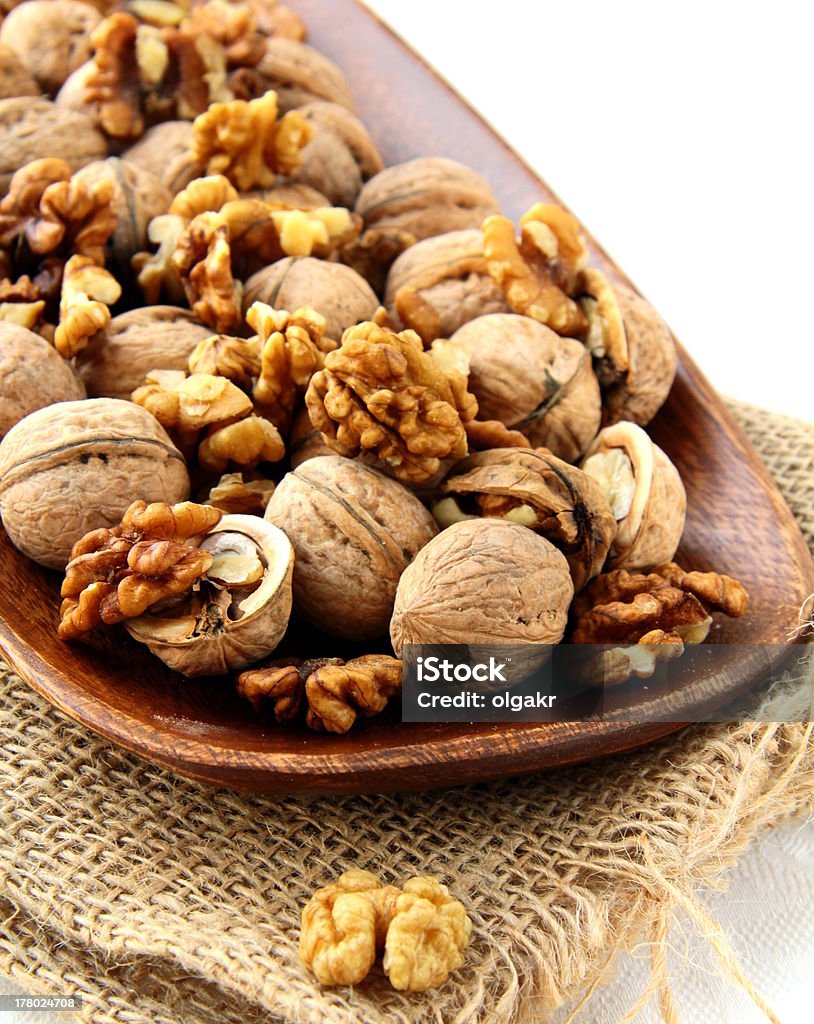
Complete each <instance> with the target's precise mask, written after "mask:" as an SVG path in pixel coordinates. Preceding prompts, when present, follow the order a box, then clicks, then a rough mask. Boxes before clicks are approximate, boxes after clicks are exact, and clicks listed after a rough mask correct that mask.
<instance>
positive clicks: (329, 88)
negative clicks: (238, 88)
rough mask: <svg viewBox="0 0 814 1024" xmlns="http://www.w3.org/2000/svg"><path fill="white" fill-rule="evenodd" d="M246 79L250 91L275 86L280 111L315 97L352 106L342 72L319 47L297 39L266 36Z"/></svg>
mask: <svg viewBox="0 0 814 1024" xmlns="http://www.w3.org/2000/svg"><path fill="white" fill-rule="evenodd" d="M252 80H253V82H252ZM245 81H246V84H247V85H248V86H249V88H250V89H252V90H253V95H261V94H262V93H264V92H267V91H268V90H269V89H274V90H275V91H276V93H277V96H278V97H279V100H280V110H281V111H282V112H285V111H287V110H293V109H294V108H295V107H303V106H305V104H306V103H312V102H313V101H314V100H328V101H329V102H331V103H338V104H340V106H343V107H346V108H347V109H348V110H353V100H352V99H351V94H350V86H349V85H348V80H347V78H345V74H344V72H343V71H342V70H341V69H340V68H338V67H337V66H336V64H334V62H333V61H332V60H329V59H328V58H327V57H326V56H325V55H324V54H323V53H320V52H319V50H315V49H314V47H313V46H308V45H306V44H305V43H301V42H299V41H297V40H296V39H282V38H276V39H269V40H268V42H267V44H266V49H265V53H264V54H263V56H262V57H261V58H260V60H259V61H258V62H257V64H255V66H254V67H253V68H252V69H251V71H250V72H248V73H247V75H246V78H245Z"/></svg>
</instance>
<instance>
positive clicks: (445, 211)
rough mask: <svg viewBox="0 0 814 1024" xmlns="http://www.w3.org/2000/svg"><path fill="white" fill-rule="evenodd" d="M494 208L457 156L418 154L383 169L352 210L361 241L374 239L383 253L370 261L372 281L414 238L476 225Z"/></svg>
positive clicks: (488, 192)
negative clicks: (360, 221)
mask: <svg viewBox="0 0 814 1024" xmlns="http://www.w3.org/2000/svg"><path fill="white" fill-rule="evenodd" d="M497 211H498V204H497V200H496V199H495V197H494V195H493V194H492V190H491V188H490V187H489V185H488V183H487V182H486V181H485V180H484V179H483V178H482V177H481V176H480V175H479V174H478V173H477V172H475V171H473V170H471V168H469V167H466V166H464V165H463V164H460V163H457V162H456V161H455V160H447V159H445V158H443V157H421V158H419V159H418V160H410V161H408V162H407V163H403V164H396V165H395V166H393V167H388V168H386V169H385V170H383V171H381V172H380V173H379V174H377V175H376V176H375V177H373V178H371V179H370V181H368V182H367V184H366V185H364V186H363V187H362V190H361V192H360V193H359V197H358V199H357V200H356V212H357V213H358V214H360V215H361V217H363V218H364V222H365V231H364V233H363V234H362V236H361V240H360V241H361V243H362V244H363V245H364V244H365V243H366V242H367V243H368V244H369V245H371V246H372V245H373V243H374V242H375V247H376V250H378V253H379V254H380V255H381V259H380V260H379V261H375V260H371V270H372V271H373V272H375V273H376V274H377V275H378V278H373V280H374V282H375V283H376V284H378V283H379V282H380V281H381V280H383V275H384V274H386V272H387V269H388V266H389V265H390V263H392V262H393V260H394V259H395V258H396V256H398V255H399V253H400V252H402V251H403V250H404V249H406V248H407V246H408V245H411V244H412V243H413V242H418V241H421V240H422V239H424V238H432V237H433V236H435V235H443V234H446V233H447V232H450V231H460V230H463V229H465V228H479V227H480V225H481V222H482V221H483V219H484V218H485V217H488V216H490V214H494V213H497ZM388 240H389V242H388ZM350 262H351V263H353V260H350Z"/></svg>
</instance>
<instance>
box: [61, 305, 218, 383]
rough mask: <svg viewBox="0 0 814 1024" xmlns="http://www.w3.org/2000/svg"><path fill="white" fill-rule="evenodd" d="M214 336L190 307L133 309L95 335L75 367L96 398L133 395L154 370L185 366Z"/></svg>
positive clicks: (175, 368) (184, 368)
mask: <svg viewBox="0 0 814 1024" xmlns="http://www.w3.org/2000/svg"><path fill="white" fill-rule="evenodd" d="M211 336H212V331H211V329H210V328H209V327H205V326H204V325H203V324H199V323H198V322H197V321H196V320H195V318H194V317H193V315H192V313H190V312H189V310H187V309H179V308H178V307H176V306H145V307H144V308H142V309H131V310H129V311H128V312H127V313H121V314H120V315H119V316H114V317H113V319H112V320H111V321H110V323H109V324H108V325H107V327H105V328H104V330H101V331H99V332H98V333H97V334H95V335H94V336H93V338H91V340H90V343H89V344H88V346H87V348H85V349H83V350H82V352H80V353H79V356H78V357H77V370H78V371H79V376H80V377H81V378H82V380H83V381H84V382H85V386H86V387H87V390H88V394H89V395H91V396H92V397H104V398H122V399H129V398H130V395H131V394H132V393H133V391H135V390H136V388H138V387H141V385H142V384H143V383H144V381H145V378H146V377H147V374H148V373H149V372H150V371H151V370H186V369H187V363H188V361H189V357H190V356H191V355H192V353H193V351H194V350H195V348H196V346H197V345H199V344H200V342H202V341H205V340H206V339H207V338H209V337H211Z"/></svg>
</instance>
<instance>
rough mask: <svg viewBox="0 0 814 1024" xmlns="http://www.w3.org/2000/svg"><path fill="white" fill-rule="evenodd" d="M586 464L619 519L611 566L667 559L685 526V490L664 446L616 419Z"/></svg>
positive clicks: (638, 565) (642, 565)
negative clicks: (616, 421)
mask: <svg viewBox="0 0 814 1024" xmlns="http://www.w3.org/2000/svg"><path fill="white" fill-rule="evenodd" d="M582 469H583V471H584V472H585V473H587V474H588V475H589V476H592V477H593V478H594V479H595V480H596V481H597V482H598V483H599V484H600V486H601V487H602V489H603V490H604V492H605V495H606V497H607V499H608V501H609V502H610V506H611V509H612V511H613V515H614V516H615V518H616V520H617V522H618V524H619V530H618V532H617V534H616V539H615V540H614V542H613V546H612V548H611V552H610V557H609V559H608V566H609V568H611V569H622V568H625V569H643V568H646V567H647V566H650V565H656V564H658V563H659V562H668V561H669V560H670V559H671V558H672V557H673V555H674V554H675V553H676V549H677V548H678V544H679V541H680V540H681V534H682V533H683V531H684V518H685V515H686V511H687V495H686V492H685V490H684V484H683V483H682V482H681V477H680V476H679V473H678V470H677V469H676V468H675V466H674V465H673V464H672V462H671V461H670V460H669V459H668V457H667V456H666V455H665V454H664V452H663V451H662V450H661V448H659V447H658V446H657V445H655V444H654V443H653V442H652V441H651V440H650V438H649V437H648V436H647V434H646V433H645V431H644V430H642V428H641V427H638V426H636V424H635V423H616V424H614V425H613V426H612V427H605V429H604V430H602V431H601V432H600V433H599V435H598V436H597V438H596V440H595V441H594V443H593V444H592V445H591V447H590V448H589V449H588V451H587V453H586V456H585V458H584V459H583V461H582Z"/></svg>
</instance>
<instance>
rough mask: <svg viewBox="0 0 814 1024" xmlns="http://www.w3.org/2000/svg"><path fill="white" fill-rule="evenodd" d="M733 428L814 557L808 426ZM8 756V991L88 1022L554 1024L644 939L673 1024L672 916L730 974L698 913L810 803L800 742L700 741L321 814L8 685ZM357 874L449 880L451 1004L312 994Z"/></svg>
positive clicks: (777, 420) (2, 696) (808, 746)
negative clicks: (116, 738)
mask: <svg viewBox="0 0 814 1024" xmlns="http://www.w3.org/2000/svg"><path fill="white" fill-rule="evenodd" d="M733 411H734V412H735V413H736V415H737V416H738V418H739V419H740V421H741V423H742V424H743V425H744V426H745V428H746V429H747V431H748V433H749V435H750V437H751V438H752V440H753V442H754V443H755V445H756V446H757V448H758V450H759V451H760V452H761V454H762V456H763V458H764V459H765V461H766V462H767V464H768V465H769V467H770V469H771V470H772V471H773V472H774V474H775V476H776V477H777V479H778V482H779V483H780V486H781V487H782V489H783V491H784V493H785V495H786V498H787V500H788V501H789V504H790V505H791V507H792V508H793V510H794V511H795V514H796V515H797V518H798V520H799V522H800V524H801V527H802V528H803V531H804V533H805V534H806V536H807V539H808V541H809V543H810V545H812V548H814V428H812V427H808V426H806V425H804V424H801V423H798V422H796V421H793V420H790V419H788V418H784V417H782V416H776V415H772V414H768V413H766V412H763V411H761V410H758V409H754V408H751V407H748V406H745V405H742V404H740V403H737V404H733ZM0 737H2V744H3V757H2V766H1V767H0V772H1V773H2V784H1V785H0V794H2V795H0V916H2V920H3V924H2V927H0V972H2V973H3V974H5V975H6V976H8V977H11V978H13V979H14V980H15V981H16V982H18V983H19V984H21V985H22V986H23V987H24V988H26V989H27V990H28V991H31V992H48V993H59V994H66V993H78V994H81V995H82V996H83V998H84V1001H85V1006H84V1009H83V1011H82V1014H81V1016H82V1018H83V1019H85V1020H88V1021H93V1022H97V1024H114V1022H115V1024H124V1022H127V1024H214V1022H219V1024H220V1022H227V1024H231V1022H233V1021H234V1022H235V1024H237V1022H238V1021H240V1022H244V1024H246V1022H249V1024H250V1022H254V1021H258V1022H259V1021H261V1020H262V1021H266V1022H268V1021H274V1022H276V1021H281V1022H313V1024H317V1022H324V1021H330V1022H331V1024H360V1022H363V1024H378V1022H385V1021H386V1022H388V1024H392V1022H396V1024H398V1022H402V1024H406V1022H419V1021H420V1022H424V1021H436V1022H445V1024H447V1022H461V1024H463V1022H472V1024H475V1022H486V1021H495V1022H504V1021H505V1022H510V1021H511V1022H524V1021H535V1022H540V1021H544V1020H545V1019H546V1016H547V1011H548V1008H550V1007H553V1006H556V1005H558V1004H561V1003H562V1002H563V1001H565V1000H568V999H572V998H574V997H575V996H577V995H579V993H580V992H581V991H583V990H584V989H585V987H586V985H590V983H591V982H592V981H595V979H597V977H599V976H600V975H601V974H602V972H603V970H605V969H606V968H607V965H608V963H609V961H610V960H612V956H613V953H614V951H618V950H619V949H621V948H623V947H626V946H629V945H630V944H631V943H633V942H635V941H638V940H641V939H642V938H644V939H645V940H646V941H648V942H649V943H650V945H651V948H652V950H653V951H654V955H653V979H654V982H653V992H652V994H653V996H654V998H656V999H657V1000H658V1003H659V1005H660V1008H661V1010H662V1013H663V1015H664V1016H665V1018H666V1019H668V1020H670V1019H671V1018H672V1014H673V1008H672V1004H671V999H670V995H669V988H668V986H667V985H666V984H665V981H666V977H665V957H664V939H665V936H666V932H667V929H668V927H669V922H670V917H671V915H672V913H673V912H674V911H675V910H676V909H678V908H679V907H681V908H682V909H683V910H688V911H689V912H690V913H691V914H692V915H694V916H695V918H696V920H697V921H698V922H699V925H700V926H701V927H702V928H704V929H705V930H706V931H707V933H708V935H709V937H710V939H711V950H713V951H714V947H716V946H717V948H718V952H719V953H720V954H721V955H722V956H723V957H724V958H725V957H726V949H725V946H724V940H723V937H722V936H720V935H719V934H718V933H717V931H716V928H715V925H714V922H712V921H710V920H708V919H707V918H705V917H704V916H703V911H702V910H701V909H700V905H701V904H700V903H699V899H698V896H699V894H700V895H701V897H702V896H703V890H704V888H707V887H712V886H715V885H716V884H717V882H718V880H719V878H720V876H721V874H722V872H723V871H724V870H725V869H726V868H727V867H728V866H730V865H731V864H733V863H734V861H735V860H736V859H737V857H738V854H739V853H740V852H742V851H743V850H744V849H745V847H746V846H747V845H748V843H749V842H750V841H751V840H752V838H753V837H754V836H755V834H756V833H757V832H758V831H759V830H760V829H761V828H763V827H765V826H766V825H769V824H771V823H774V822H777V821H779V820H780V819H782V818H783V817H785V816H787V815H789V814H793V813H797V812H800V811H801V810H803V809H805V808H807V807H809V806H810V805H811V803H812V798H814V746H812V743H811V733H810V729H809V728H808V727H806V726H802V725H775V726H769V725H762V726H747V725H737V726H735V725H720V724H719V725H710V726H694V727H691V728H688V729H685V730H683V731H682V732H680V733H678V734H676V735H675V736H672V737H670V738H669V739H667V740H665V741H662V742H660V743H658V744H656V745H654V746H651V747H649V748H647V749H644V750H641V751H638V752H636V753H632V754H627V755H624V756H621V755H620V756H617V757H614V758H610V759H606V760H604V761H602V762H600V763H596V764H591V765H586V766H582V767H576V768H571V769H561V770H557V771H549V772H546V773H544V774H539V775H535V776H531V777H526V778H523V779H520V780H507V781H503V782H499V783H493V784H484V785H477V786H469V787H465V788H459V789H453V790H447V791H437V792H432V793H428V794H415V795H402V796H370V797H355V798H347V799H336V798H334V799H327V798H325V799H314V800H311V801H303V800H299V799H293V798H289V799H279V798H271V797H264V796H241V795H236V794H234V793H229V792H225V791H215V790H212V789H209V788H206V787H203V786H201V785H198V784H197V783H193V782H188V781H185V780H183V779H180V778H177V777H175V776H173V775H171V774H170V773H169V772H166V771H164V770H162V769H159V768H156V767H153V766H151V765H149V764H146V763H144V762H143V761H141V760H139V759H138V758H136V757H133V756H131V755H128V754H126V753H124V752H122V751H120V750H118V749H116V748H114V747H112V746H111V745H110V744H108V743H107V742H106V741H103V740H101V739H99V738H97V737H96V736H95V735H93V734H92V733H90V732H88V731H87V730H86V729H84V728H82V727H80V726H78V725H76V724H74V723H73V722H71V721H70V720H69V719H68V718H66V717H65V716H63V715H62V714H60V713H59V712H57V711H56V710H55V709H53V708H52V707H50V706H49V705H48V704H47V703H46V702H45V701H44V700H42V699H41V698H39V697H38V696H37V695H36V694H34V693H33V692H32V691H30V690H29V689H28V688H27V687H26V686H25V685H24V684H23V683H22V682H21V681H20V680H19V679H18V678H17V677H16V676H14V675H13V674H11V673H9V672H8V671H7V670H4V669H3V670H1V671H0ZM350 867H363V868H369V869H371V870H373V871H376V872H377V873H380V874H381V875H382V876H383V877H384V878H385V879H386V880H387V881H396V882H398V881H400V880H403V879H404V878H405V877H406V876H408V875H411V874H415V873H430V874H434V875H437V876H439V877H440V878H441V879H442V880H443V881H444V882H446V883H447V884H448V885H449V886H450V888H451V889H452V891H453V892H454V893H455V895H457V896H459V897H460V898H461V899H462V900H463V901H464V902H465V903H466V905H467V907H468V909H469V911H470V913H471V915H472V918H473V920H474V933H473V940H472V944H471V947H470V949H469V951H468V954H467V958H466V964H465V966H464V967H463V968H462V969H461V970H460V971H458V972H457V973H456V974H455V975H454V977H453V978H452V979H451V980H450V981H449V982H448V983H447V985H446V986H444V987H443V988H442V989H440V990H438V991H435V992H431V993H427V994H421V995H411V996H405V995H400V994H398V993H395V992H393V991H392V990H391V989H390V987H389V984H388V983H387V981H386V979H384V978H383V977H382V976H381V975H380V974H376V975H374V976H371V977H370V978H369V979H367V981H365V983H363V984H362V985H360V986H359V987H357V988H356V989H353V990H349V989H336V990H321V989H320V988H319V987H318V986H317V985H315V984H314V981H313V979H312V978H311V976H310V975H309V974H308V972H307V971H306V970H305V969H304V968H303V967H302V965H301V964H300V962H299V960H298V957H297V939H298V931H299V915H300V911H301V908H302V906H303V904H304V903H305V901H306V900H307V899H308V897H309V895H310V894H311V892H312V891H313V889H314V888H316V887H318V886H320V885H322V884H325V883H326V881H328V880H330V879H332V878H333V877H334V876H335V875H337V874H338V873H339V872H341V871H343V870H345V869H347V868H350ZM731 966H732V965H730V968H731ZM650 994H651V993H649V992H648V993H647V994H646V995H648V996H649V995H650ZM585 1019H587V1020H590V1014H588V1015H587V1016H586V1018H585Z"/></svg>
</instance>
